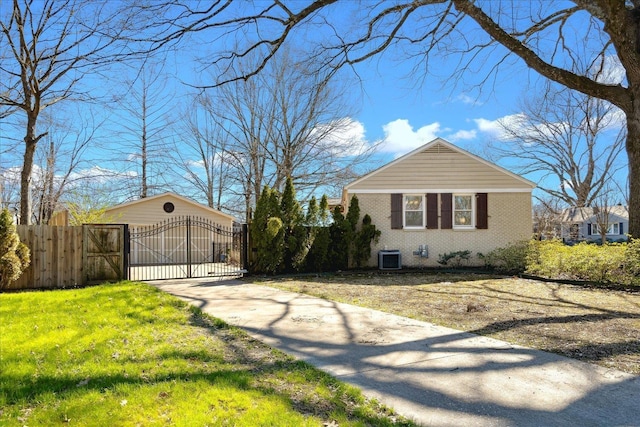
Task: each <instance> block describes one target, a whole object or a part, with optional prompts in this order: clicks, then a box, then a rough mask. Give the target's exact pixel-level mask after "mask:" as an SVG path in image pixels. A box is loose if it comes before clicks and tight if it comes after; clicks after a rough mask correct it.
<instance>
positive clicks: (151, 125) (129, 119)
mask: <svg viewBox="0 0 640 427" xmlns="http://www.w3.org/2000/svg"><path fill="white" fill-rule="evenodd" d="M131 65H132V67H133V77H131V78H129V79H126V80H125V81H124V87H125V88H126V92H125V93H124V94H122V95H116V96H115V98H116V99H115V103H114V105H113V106H114V107H115V108H116V113H117V114H116V115H115V116H114V118H115V119H116V120H117V123H116V124H115V126H116V127H115V132H116V133H117V135H118V136H119V137H120V138H119V139H120V143H119V144H118V145H117V146H116V147H114V146H113V145H111V146H110V148H111V151H112V152H114V153H115V154H116V155H117V158H116V159H114V162H116V163H118V162H122V163H124V164H125V165H127V166H130V165H133V169H134V170H135V171H136V174H135V178H136V181H137V182H136V187H137V191H136V192H137V195H138V197H139V198H145V197H147V196H149V195H150V194H153V193H154V192H156V191H157V190H158V189H159V188H161V187H163V185H164V183H163V182H162V176H163V174H164V172H165V171H166V170H167V168H169V166H168V165H167V163H168V162H167V160H168V157H167V155H166V153H167V151H168V150H169V143H168V135H169V132H170V129H171V126H172V125H173V124H174V123H175V120H176V118H175V113H174V112H173V111H172V108H174V107H175V97H174V95H173V91H172V89H171V85H168V80H169V76H168V75H167V74H165V72H164V67H163V65H162V63H159V62H156V61H154V60H153V59H150V58H145V59H144V60H141V61H131ZM128 71H130V72H131V69H129V70H128ZM167 86H169V88H167ZM123 160H124V161H123ZM128 169H130V168H128Z"/></svg>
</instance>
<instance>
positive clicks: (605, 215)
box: [560, 205, 629, 242]
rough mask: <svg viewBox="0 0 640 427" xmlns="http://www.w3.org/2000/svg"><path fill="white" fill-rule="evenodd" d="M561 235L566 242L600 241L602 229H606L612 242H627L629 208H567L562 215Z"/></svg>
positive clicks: (607, 236) (619, 206)
mask: <svg viewBox="0 0 640 427" xmlns="http://www.w3.org/2000/svg"><path fill="white" fill-rule="evenodd" d="M560 225H561V235H562V238H563V239H564V240H565V241H580V240H586V241H600V240H601V239H602V235H601V234H600V227H601V226H603V227H606V228H607V232H606V239H607V241H610V242H618V241H624V240H627V235H626V234H625V233H627V232H628V231H629V208H628V207H627V206H622V205H615V206H609V207H605V208H600V209H598V208H595V207H583V208H575V207H573V208H567V209H564V210H563V211H562V213H561V215H560Z"/></svg>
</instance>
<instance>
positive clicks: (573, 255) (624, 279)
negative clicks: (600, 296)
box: [526, 240, 640, 285]
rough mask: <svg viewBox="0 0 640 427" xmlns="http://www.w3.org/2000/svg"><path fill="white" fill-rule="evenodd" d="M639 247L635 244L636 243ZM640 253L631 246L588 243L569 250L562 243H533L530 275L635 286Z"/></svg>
mask: <svg viewBox="0 0 640 427" xmlns="http://www.w3.org/2000/svg"><path fill="white" fill-rule="evenodd" d="M634 245H635V243H634ZM634 251H640V249H635V246H632V247H631V249H630V248H629V245H628V244H627V243H609V244H604V245H594V244H589V243H586V242H581V243H578V244H576V245H574V246H567V245H565V244H563V243H562V242H561V241H559V240H544V241H536V240H532V241H530V242H529V245H528V247H527V255H526V265H527V269H526V272H527V273H529V274H534V275H537V276H542V277H548V278H552V279H571V280H584V281H589V282H598V283H619V284H625V285H626V284H631V283H633V282H634V280H635V276H634V274H635V273H634V272H635V271H640V270H636V269H637V268H638V267H639V265H640V261H637V254H635V255H634Z"/></svg>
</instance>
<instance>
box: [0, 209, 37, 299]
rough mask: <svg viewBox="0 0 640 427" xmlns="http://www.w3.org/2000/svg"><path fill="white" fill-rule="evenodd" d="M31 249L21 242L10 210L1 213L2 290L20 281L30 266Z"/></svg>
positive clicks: (0, 275)
mask: <svg viewBox="0 0 640 427" xmlns="http://www.w3.org/2000/svg"><path fill="white" fill-rule="evenodd" d="M30 261H31V260H30V253H29V248H28V247H27V246H26V245H25V244H24V243H22V242H20V236H18V233H17V232H16V226H15V225H14V224H13V221H12V220H11V213H10V212H9V210H8V209H3V210H2V212H0V289H5V288H7V287H8V286H9V284H10V283H11V282H14V281H16V280H18V278H19V277H20V275H21V274H22V272H23V271H24V270H25V269H26V268H27V267H28V266H29V262H30Z"/></svg>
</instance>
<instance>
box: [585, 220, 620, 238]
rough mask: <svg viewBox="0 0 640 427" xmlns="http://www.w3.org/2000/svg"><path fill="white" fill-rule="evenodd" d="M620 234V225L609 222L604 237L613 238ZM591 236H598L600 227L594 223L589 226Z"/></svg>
mask: <svg viewBox="0 0 640 427" xmlns="http://www.w3.org/2000/svg"><path fill="white" fill-rule="evenodd" d="M618 234H620V223H619V222H611V223H609V228H607V233H606V234H605V235H606V236H614V235H618ZM591 235H592V236H600V226H599V225H598V224H597V223H595V224H591Z"/></svg>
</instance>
